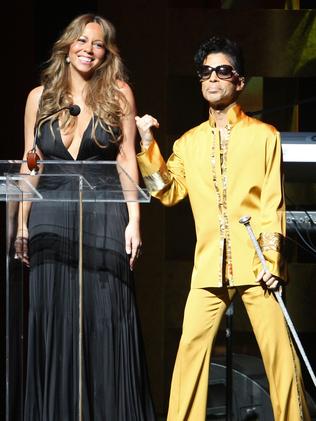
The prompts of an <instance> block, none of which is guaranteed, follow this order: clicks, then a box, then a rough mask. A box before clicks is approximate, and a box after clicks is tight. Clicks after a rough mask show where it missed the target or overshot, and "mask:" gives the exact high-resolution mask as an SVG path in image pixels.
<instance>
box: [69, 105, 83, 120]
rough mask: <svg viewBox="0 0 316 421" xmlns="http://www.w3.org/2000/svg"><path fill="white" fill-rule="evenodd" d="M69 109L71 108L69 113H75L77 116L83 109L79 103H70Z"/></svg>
mask: <svg viewBox="0 0 316 421" xmlns="http://www.w3.org/2000/svg"><path fill="white" fill-rule="evenodd" d="M68 109H69V113H70V114H71V115H73V116H74V117H76V116H77V115H79V114H80V111H81V109H80V107H79V105H76V104H73V105H70V106H69V107H68Z"/></svg>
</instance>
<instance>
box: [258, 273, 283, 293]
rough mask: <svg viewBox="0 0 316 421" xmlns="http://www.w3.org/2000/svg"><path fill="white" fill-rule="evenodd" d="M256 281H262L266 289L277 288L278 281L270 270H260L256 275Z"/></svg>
mask: <svg viewBox="0 0 316 421" xmlns="http://www.w3.org/2000/svg"><path fill="white" fill-rule="evenodd" d="M256 282H260V283H262V282H263V283H264V284H265V285H266V287H267V288H268V289H278V287H279V286H280V281H279V279H278V278H276V277H275V276H273V275H272V273H270V272H265V271H264V270H262V271H261V272H260V273H259V275H258V276H257V279H256Z"/></svg>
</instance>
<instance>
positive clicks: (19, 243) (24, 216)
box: [15, 86, 43, 265]
mask: <svg viewBox="0 0 316 421" xmlns="http://www.w3.org/2000/svg"><path fill="white" fill-rule="evenodd" d="M42 92H43V87H41V86H38V87H37V88H34V89H33V90H32V91H31V92H30V93H29V95H28V97H27V100H26V105H25V113H24V154H23V160H26V158H27V153H28V151H30V150H31V149H32V148H33V143H34V127H35V122H36V114H37V109H38V104H39V101H40V98H41V95H42ZM37 153H38V155H39V157H40V158H41V159H42V156H41V153H40V151H38V152H37ZM20 172H21V174H28V173H29V172H30V171H29V169H28V166H27V164H26V163H22V165H21V169H20ZM30 177H31V176H30ZM34 181H35V180H34ZM32 184H33V183H32ZM30 208H31V202H24V201H23V202H20V204H19V210H18V220H17V232H16V241H15V249H16V255H17V257H18V258H20V259H21V260H22V261H23V262H24V263H25V264H26V265H28V264H29V259H28V252H27V239H28V228H27V227H28V217H29V213H30Z"/></svg>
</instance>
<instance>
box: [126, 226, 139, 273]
mask: <svg viewBox="0 0 316 421" xmlns="http://www.w3.org/2000/svg"><path fill="white" fill-rule="evenodd" d="M141 247H142V241H141V237H140V229H139V222H138V221H134V220H131V221H129V223H128V224H127V227H126V229H125V250H126V253H127V254H128V255H130V259H129V265H130V268H131V270H133V269H134V266H135V263H136V260H137V259H138V257H139V256H140V254H141Z"/></svg>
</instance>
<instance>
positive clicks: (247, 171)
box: [137, 104, 286, 288]
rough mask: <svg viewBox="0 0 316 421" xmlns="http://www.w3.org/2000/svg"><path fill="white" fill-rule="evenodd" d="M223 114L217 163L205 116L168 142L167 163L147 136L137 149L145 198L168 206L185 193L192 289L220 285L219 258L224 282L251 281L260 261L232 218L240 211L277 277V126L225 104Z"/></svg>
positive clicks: (281, 231)
mask: <svg viewBox="0 0 316 421" xmlns="http://www.w3.org/2000/svg"><path fill="white" fill-rule="evenodd" d="M228 120H229V125H228V126H227V127H226V129H227V133H228V136H227V147H225V146H224V147H223V146H222V156H223V158H222V161H221V159H220V153H221V150H220V144H221V142H220V132H219V130H218V129H217V128H216V127H215V122H214V120H213V118H212V117H210V119H209V121H206V122H204V123H202V124H200V125H199V126H197V127H194V128H192V129H191V130H189V131H188V132H186V133H185V134H184V135H183V136H181V138H179V139H178V140H177V141H176V142H175V143H174V145H173V153H172V155H171V156H170V158H169V159H168V162H167V164H166V163H165V161H164V159H163V157H162V155H161V153H160V151H159V147H158V145H157V143H156V142H155V141H153V142H152V144H151V145H150V147H149V148H148V150H144V149H143V150H142V152H141V153H139V154H138V155H137V160H138V164H139V168H140V171H141V173H142V175H143V178H144V182H145V184H146V186H147V187H148V189H149V190H150V192H151V194H152V196H154V197H156V198H158V199H159V200H160V201H161V202H162V203H163V204H164V205H166V206H172V205H175V204H176V203H177V202H179V201H180V200H182V199H183V198H184V197H185V196H186V195H187V194H188V195H189V200H190V204H191V207H192V212H193V216H194V221H195V228H196V237H197V243H196V248H195V257H194V268H193V273H192V279H191V287H192V288H204V287H219V286H222V285H223V282H224V281H225V280H224V279H223V274H222V273H223V263H224V259H226V266H225V268H226V276H225V278H226V282H228V285H229V286H239V285H250V284H255V279H256V276H257V274H258V272H259V271H260V270H261V265H260V261H259V259H258V258H257V256H256V253H255V249H254V246H253V244H252V242H251V240H250V238H249V235H248V233H247V230H246V228H245V227H244V226H243V225H242V224H240V222H239V219H240V218H241V217H242V216H244V215H249V216H251V221H250V223H251V226H252V229H253V231H254V234H255V236H256V237H257V238H258V240H259V243H260V246H261V248H262V250H263V253H264V256H265V258H266V260H267V265H268V268H269V270H270V272H271V273H273V274H274V275H275V276H278V277H280V278H282V279H284V262H283V260H282V245H283V239H284V236H285V225H286V221H285V204H284V195H283V176H282V172H281V162H282V157H281V142H280V135H279V132H278V131H277V130H276V129H275V128H274V127H273V126H270V125H268V124H265V123H263V122H261V121H259V120H257V119H254V118H250V117H248V116H246V115H245V114H244V113H243V112H242V110H241V108H240V106H239V105H237V104H235V105H233V106H232V107H231V108H230V110H229V112H228ZM221 162H222V164H221ZM224 241H225V243H226V246H225V251H224ZM227 268H228V269H229V270H228V271H227Z"/></svg>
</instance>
